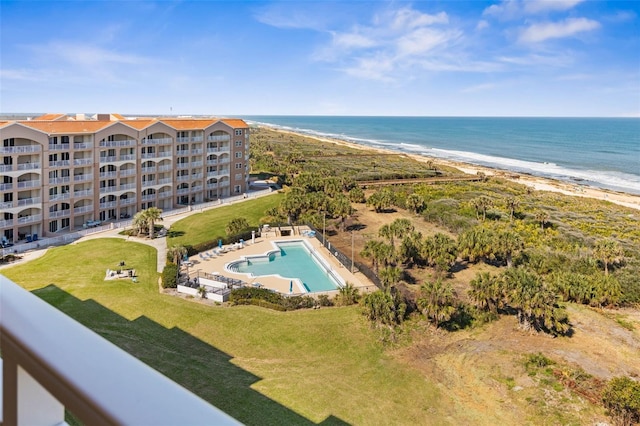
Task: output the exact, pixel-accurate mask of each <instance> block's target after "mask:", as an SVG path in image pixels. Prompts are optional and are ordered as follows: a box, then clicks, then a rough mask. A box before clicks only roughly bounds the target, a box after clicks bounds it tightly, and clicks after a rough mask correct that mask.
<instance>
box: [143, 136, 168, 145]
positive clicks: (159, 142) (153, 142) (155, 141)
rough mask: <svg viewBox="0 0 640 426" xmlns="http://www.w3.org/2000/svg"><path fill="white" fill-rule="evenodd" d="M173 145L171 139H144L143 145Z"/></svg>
mask: <svg viewBox="0 0 640 426" xmlns="http://www.w3.org/2000/svg"><path fill="white" fill-rule="evenodd" d="M171 143H173V139H171V138H159V139H143V140H142V144H143V145H168V144H171Z"/></svg>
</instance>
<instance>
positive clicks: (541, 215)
mask: <svg viewBox="0 0 640 426" xmlns="http://www.w3.org/2000/svg"><path fill="white" fill-rule="evenodd" d="M535 218H536V222H540V229H541V230H542V232H544V225H545V224H546V223H547V221H548V220H549V213H547V212H546V211H544V210H538V211H537V212H536V213H535Z"/></svg>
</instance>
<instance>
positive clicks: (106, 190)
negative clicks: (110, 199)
mask: <svg viewBox="0 0 640 426" xmlns="http://www.w3.org/2000/svg"><path fill="white" fill-rule="evenodd" d="M116 191H118V187H117V186H115V185H113V186H103V187H102V188H100V193H101V194H108V193H110V192H116Z"/></svg>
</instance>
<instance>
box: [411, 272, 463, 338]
mask: <svg viewBox="0 0 640 426" xmlns="http://www.w3.org/2000/svg"><path fill="white" fill-rule="evenodd" d="M416 303H417V305H418V309H420V311H421V312H422V313H423V314H424V316H425V317H427V318H428V319H431V320H432V321H433V322H434V325H435V326H436V328H438V325H439V324H440V323H441V322H442V321H448V320H449V319H451V316H452V315H453V314H454V313H455V312H456V306H455V298H454V297H453V288H452V287H451V284H450V283H443V282H442V281H441V280H437V281H435V282H429V281H428V282H427V283H425V284H424V285H423V286H422V287H421V288H420V297H418V299H417V300H416Z"/></svg>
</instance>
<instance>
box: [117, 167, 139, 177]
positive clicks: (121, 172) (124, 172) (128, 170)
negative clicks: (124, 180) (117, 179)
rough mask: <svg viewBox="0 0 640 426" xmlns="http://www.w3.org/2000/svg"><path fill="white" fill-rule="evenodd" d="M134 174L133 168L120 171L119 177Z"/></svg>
mask: <svg viewBox="0 0 640 426" xmlns="http://www.w3.org/2000/svg"><path fill="white" fill-rule="evenodd" d="M135 174H136V169H134V168H131V169H124V170H120V176H133V175H135Z"/></svg>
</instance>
